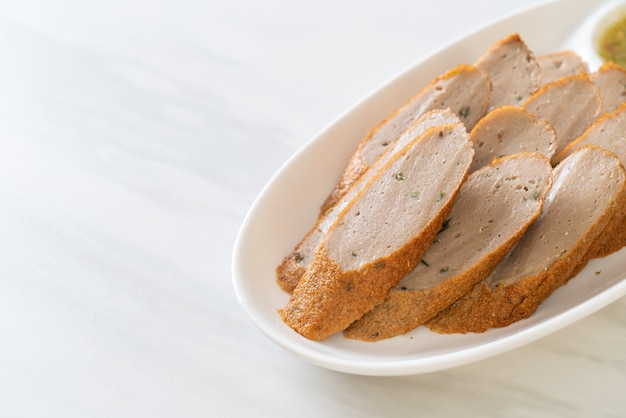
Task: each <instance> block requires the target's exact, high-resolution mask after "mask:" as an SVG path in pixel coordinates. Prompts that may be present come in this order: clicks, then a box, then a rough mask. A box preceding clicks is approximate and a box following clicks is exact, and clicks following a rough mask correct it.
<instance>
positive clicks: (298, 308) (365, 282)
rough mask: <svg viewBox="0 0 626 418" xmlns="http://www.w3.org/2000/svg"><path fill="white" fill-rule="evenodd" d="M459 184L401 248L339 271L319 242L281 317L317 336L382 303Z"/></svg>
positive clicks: (423, 244)
mask: <svg viewBox="0 0 626 418" xmlns="http://www.w3.org/2000/svg"><path fill="white" fill-rule="evenodd" d="M468 168H469V167H468ZM461 183H462V182H461ZM459 188H460V184H459V187H458V188H457V189H456V191H455V192H454V193H453V194H452V196H451V199H449V201H448V202H447V203H446V204H445V205H443V206H442V208H441V210H440V211H439V213H438V214H437V216H435V217H434V218H433V219H432V220H431V221H430V222H429V223H428V225H427V226H426V227H425V228H424V229H423V230H422V231H420V233H419V234H418V235H416V236H415V237H414V238H413V239H412V240H410V241H409V242H408V243H407V244H405V245H404V246H403V248H402V249H401V250H399V251H396V252H394V253H392V254H390V255H388V256H386V257H381V258H379V259H378V260H375V261H374V262H372V263H369V264H367V265H365V266H363V267H362V268H360V269H358V270H353V271H342V270H341V268H340V267H339V266H338V265H337V264H336V262H335V261H334V260H332V259H331V258H330V257H329V256H328V253H327V252H326V248H325V247H324V245H323V244H322V245H321V246H320V248H319V249H318V250H317V252H316V254H315V258H314V260H313V262H312V263H311V266H310V268H309V269H308V270H307V272H306V273H305V274H304V276H303V277H302V279H301V280H300V282H299V283H298V285H297V286H296V288H295V290H294V292H293V294H292V295H291V299H290V300H289V302H288V303H287V305H286V306H285V308H283V309H280V310H279V314H280V316H281V318H282V319H283V321H284V322H285V323H286V324H287V325H289V326H290V327H291V328H293V329H294V330H296V331H297V332H298V333H300V334H301V335H303V336H305V337H307V338H309V339H312V340H322V339H324V338H326V337H328V336H330V335H332V334H334V333H335V332H338V331H341V330H343V329H345V328H347V327H348V326H349V325H350V324H351V323H352V322H354V321H355V320H357V319H359V318H360V317H361V316H363V315H364V314H365V313H366V312H368V311H369V310H371V309H372V308H373V307H374V306H376V305H377V304H379V303H381V302H382V301H383V300H384V298H385V296H386V294H387V293H388V292H389V290H390V289H391V288H392V287H393V286H395V285H396V284H398V282H399V281H400V280H401V279H402V277H404V276H405V275H406V274H407V273H409V272H410V271H411V270H413V268H414V267H415V265H416V260H420V258H421V257H422V255H423V254H424V251H426V249H427V248H428V246H429V245H430V243H432V241H433V239H434V238H435V236H436V235H437V232H438V231H439V230H440V229H441V225H442V224H443V222H444V220H445V219H446V218H447V216H448V214H449V213H450V209H451V207H452V202H453V200H454V197H456V194H457V193H458V190H459Z"/></svg>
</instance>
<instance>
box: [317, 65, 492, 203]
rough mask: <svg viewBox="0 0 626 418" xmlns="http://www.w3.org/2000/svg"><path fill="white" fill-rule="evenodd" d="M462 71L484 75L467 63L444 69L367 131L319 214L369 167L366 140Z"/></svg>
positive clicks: (475, 113)
mask: <svg viewBox="0 0 626 418" xmlns="http://www.w3.org/2000/svg"><path fill="white" fill-rule="evenodd" d="M464 72H466V73H470V72H471V73H475V74H478V73H481V74H483V75H484V73H483V72H482V71H481V70H479V69H478V68H476V67H474V66H472V65H467V64H460V65H457V66H456V67H454V68H452V69H450V70H448V71H446V72H445V73H444V74H442V75H439V76H437V77H436V78H435V79H434V80H432V81H431V82H430V83H428V84H427V85H426V86H425V87H424V88H422V89H421V90H420V91H419V93H417V94H416V95H415V96H413V97H412V98H411V99H410V100H409V101H408V102H406V103H405V104H404V105H402V106H401V107H399V108H397V109H395V110H394V111H393V112H392V113H391V114H390V115H389V116H387V117H386V118H385V119H383V120H382V121H381V122H380V123H379V124H378V125H376V126H375V127H374V128H373V129H372V130H371V131H370V132H368V134H367V135H366V136H365V138H364V139H362V140H361V142H360V143H359V145H358V147H357V150H356V152H355V154H354V155H353V156H352V158H351V159H350V162H349V164H348V166H347V167H346V169H345V172H344V173H343V174H342V176H341V178H340V180H339V182H338V184H337V186H336V187H335V188H334V189H333V191H332V192H331V193H330V195H329V196H328V197H327V198H326V200H325V201H324V203H323V204H322V206H321V208H320V214H324V213H326V211H327V210H328V209H330V208H331V207H332V206H333V205H334V204H336V203H337V202H338V201H339V200H340V199H341V198H342V197H343V196H344V195H345V194H346V193H347V192H348V190H349V189H350V187H352V185H353V184H354V183H355V182H356V181H357V180H358V179H359V177H360V176H361V175H362V174H363V173H364V172H365V171H366V170H367V169H368V168H369V165H368V164H367V163H366V162H365V161H364V159H363V157H362V155H363V149H364V147H367V146H368V142H369V141H370V140H371V139H372V137H373V136H374V134H375V133H376V132H378V131H379V130H380V129H381V128H382V127H383V126H385V125H386V124H388V123H390V121H392V120H393V119H394V118H396V117H397V116H398V115H399V114H400V113H401V112H402V111H404V110H405V109H406V108H407V107H408V106H410V105H411V104H412V103H414V102H415V101H416V100H419V99H420V98H421V97H422V96H423V95H424V94H426V93H428V92H429V91H430V90H431V89H433V88H434V87H435V86H436V85H437V84H438V83H440V82H442V81H443V80H447V79H450V78H452V77H455V76H457V75H459V74H461V73H464ZM484 78H485V80H487V82H489V81H488V78H487V76H486V75H484ZM488 103H489V100H485V103H484V108H482V109H476V108H474V109H472V112H471V113H472V114H471V117H472V118H473V119H472V122H471V123H469V121H466V124H467V125H468V126H467V129H468V130H469V129H471V128H473V126H474V124H475V123H476V122H478V120H480V118H482V116H484V115H485V113H486V112H487V108H488ZM438 108H441V106H433V107H432V108H429V109H425V111H428V110H433V109H438ZM417 116H420V115H417ZM407 127H408V126H407ZM396 139H397V138H389V140H388V142H387V143H385V145H384V147H382V148H381V154H382V152H383V151H384V149H386V148H388V147H389V146H390V145H391V144H392V143H393V142H394V141H395V140H396Z"/></svg>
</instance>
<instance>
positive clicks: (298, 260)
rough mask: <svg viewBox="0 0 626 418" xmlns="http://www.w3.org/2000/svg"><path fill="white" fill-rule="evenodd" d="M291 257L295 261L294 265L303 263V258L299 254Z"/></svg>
mask: <svg viewBox="0 0 626 418" xmlns="http://www.w3.org/2000/svg"><path fill="white" fill-rule="evenodd" d="M293 257H294V258H295V259H296V263H301V262H302V261H304V257H303V256H302V254H300V253H293Z"/></svg>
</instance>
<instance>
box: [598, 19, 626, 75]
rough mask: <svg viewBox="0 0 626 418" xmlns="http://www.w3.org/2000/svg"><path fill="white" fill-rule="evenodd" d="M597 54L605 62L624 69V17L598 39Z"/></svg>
mask: <svg viewBox="0 0 626 418" xmlns="http://www.w3.org/2000/svg"><path fill="white" fill-rule="evenodd" d="M598 53H599V54H600V56H601V57H602V58H604V60H605V61H613V62H614V63H616V64H618V65H621V66H622V67H626V16H623V17H622V18H621V19H620V20H619V21H617V23H614V24H613V25H612V26H610V27H609V28H608V29H607V30H606V32H604V34H603V35H602V37H601V38H600V45H599V47H598Z"/></svg>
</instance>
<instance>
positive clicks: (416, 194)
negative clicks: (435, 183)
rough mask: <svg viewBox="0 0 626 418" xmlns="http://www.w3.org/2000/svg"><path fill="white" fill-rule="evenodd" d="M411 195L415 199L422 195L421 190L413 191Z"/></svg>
mask: <svg viewBox="0 0 626 418" xmlns="http://www.w3.org/2000/svg"><path fill="white" fill-rule="evenodd" d="M411 197H412V198H413V199H417V198H418V197H420V192H413V193H411Z"/></svg>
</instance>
